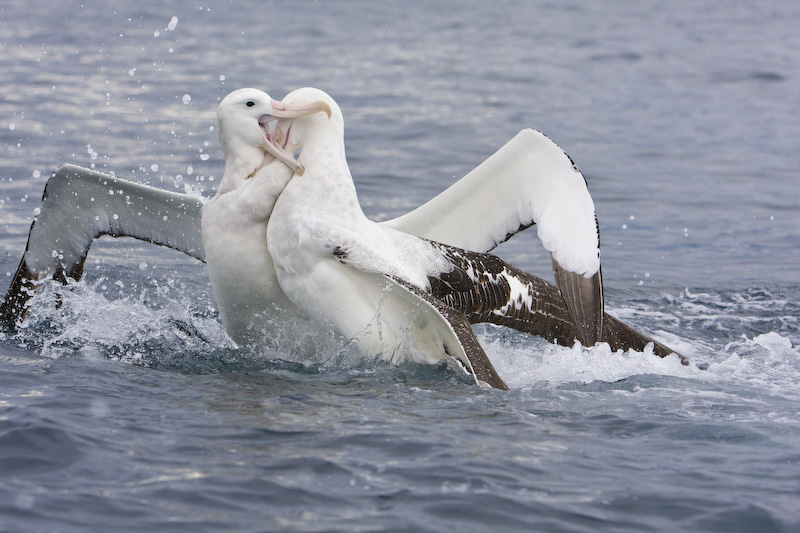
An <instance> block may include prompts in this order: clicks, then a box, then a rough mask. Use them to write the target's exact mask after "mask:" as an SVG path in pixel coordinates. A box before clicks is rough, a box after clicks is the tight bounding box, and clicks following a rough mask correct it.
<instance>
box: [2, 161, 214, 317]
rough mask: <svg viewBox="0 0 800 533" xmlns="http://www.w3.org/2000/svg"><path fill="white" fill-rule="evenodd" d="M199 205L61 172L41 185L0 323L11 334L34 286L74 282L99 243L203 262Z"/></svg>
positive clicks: (85, 173) (91, 175)
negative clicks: (165, 250)
mask: <svg viewBox="0 0 800 533" xmlns="http://www.w3.org/2000/svg"><path fill="white" fill-rule="evenodd" d="M203 203H204V200H203V199H202V198H199V197H195V196H191V195H187V194H180V193H174V192H168V191H164V190H161V189H156V188H154V187H149V186H147V185H142V184H139V183H134V182H131V181H127V180H123V179H120V178H116V177H113V176H109V175H107V174H103V173H101V172H96V171H94V170H89V169H86V168H82V167H79V166H75V165H68V164H67V165H61V166H60V167H58V169H56V171H55V172H54V173H53V175H52V176H51V177H50V179H49V180H48V181H47V184H46V185H45V189H44V195H43V197H42V206H41V210H40V212H39V215H38V216H37V217H36V219H35V220H34V222H33V224H32V225H31V230H30V233H29V235H28V244H27V247H26V249H25V253H24V254H23V256H22V261H20V264H19V268H18V269H17V272H16V274H15V276H14V279H13V280H12V282H11V285H10V287H9V289H8V293H7V294H6V297H5V300H4V301H3V303H2V305H0V321H2V323H3V324H5V325H6V326H13V325H14V324H15V323H16V322H17V321H18V320H19V319H20V318H22V317H23V315H24V313H25V304H26V302H27V301H28V300H29V299H30V298H31V296H33V292H34V285H35V282H36V281H37V280H40V279H43V278H45V277H49V276H52V277H54V278H55V279H58V280H60V281H63V282H65V281H66V279H67V278H72V279H75V280H78V279H80V278H81V276H82V274H83V264H84V261H85V260H86V255H87V254H88V253H89V248H90V246H91V244H92V242H93V241H94V240H95V239H97V238H98V237H100V236H102V235H110V236H113V237H134V238H137V239H141V240H143V241H147V242H151V243H154V244H159V245H162V246H167V247H169V248H173V249H175V250H179V251H181V252H184V253H186V254H188V255H190V256H192V257H195V258H197V259H199V260H201V261H203V260H204V255H203V238H202V234H201V231H200V208H201V207H202V206H203Z"/></svg>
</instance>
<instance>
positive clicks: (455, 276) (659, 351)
mask: <svg viewBox="0 0 800 533" xmlns="http://www.w3.org/2000/svg"><path fill="white" fill-rule="evenodd" d="M433 244H434V245H435V246H436V247H437V248H439V249H440V250H441V253H442V254H443V255H444V256H446V257H447V259H448V261H449V262H450V264H451V265H452V267H453V268H452V270H450V271H448V272H442V273H440V274H439V275H438V276H430V277H429V278H428V281H429V283H430V292H431V294H432V295H433V296H434V297H436V298H438V299H439V300H441V301H442V302H444V303H445V304H446V305H448V306H450V307H453V308H454V309H457V310H459V311H461V312H462V313H464V314H465V315H466V316H467V317H468V318H469V320H470V321H471V322H472V323H473V324H476V323H481V322H488V323H492V324H497V325H501V326H507V327H510V328H513V329H516V330H518V331H524V332H527V333H531V334H533V335H538V336H541V337H544V338H546V339H548V340H550V341H553V342H557V343H559V344H562V345H565V346H570V345H572V343H573V342H574V340H575V339H578V340H580V339H581V336H582V335H583V334H584V333H583V331H582V329H581V326H580V325H579V324H578V323H576V321H575V320H574V315H573V313H572V311H571V310H570V309H569V307H568V305H567V302H566V301H565V299H564V298H562V297H561V292H560V291H559V289H558V288H556V287H555V286H554V285H552V284H551V283H548V282H547V281H545V280H543V279H540V278H538V277H536V276H533V275H531V274H528V273H527V272H524V271H522V270H520V269H518V268H515V267H513V266H511V265H509V264H508V263H506V262H504V261H503V260H502V259H500V258H498V257H496V256H493V255H491V254H484V253H477V252H470V251H466V250H461V249H459V248H455V247H452V246H447V245H443V244H439V243H433ZM603 323H604V324H605V330H604V338H603V340H604V341H605V342H608V344H609V345H610V346H611V348H612V349H613V350H629V349H634V350H638V351H642V350H644V349H645V347H646V346H647V345H648V344H649V343H653V346H654V353H655V354H656V355H659V356H661V357H666V356H668V355H670V354H672V353H675V354H677V352H675V351H674V350H672V349H671V348H669V347H667V346H665V345H664V344H661V343H660V342H658V341H656V340H654V339H652V338H650V337H649V336H647V335H644V334H642V333H639V332H638V331H636V330H634V329H633V328H631V327H630V326H628V325H626V324H624V323H622V322H620V321H619V320H617V319H616V318H614V317H612V316H611V315H608V314H604V316H603ZM677 355H678V356H679V357H680V358H681V360H682V361H683V362H684V363H687V360H686V359H685V358H684V357H683V356H681V355H680V354H677Z"/></svg>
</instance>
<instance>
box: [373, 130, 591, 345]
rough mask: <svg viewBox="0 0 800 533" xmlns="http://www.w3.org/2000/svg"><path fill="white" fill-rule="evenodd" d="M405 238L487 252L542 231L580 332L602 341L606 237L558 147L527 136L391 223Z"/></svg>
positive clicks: (542, 138)
mask: <svg viewBox="0 0 800 533" xmlns="http://www.w3.org/2000/svg"><path fill="white" fill-rule="evenodd" d="M384 224H385V225H387V226H389V227H392V228H395V229H398V230H400V231H403V232H406V233H411V234H413V235H418V236H420V237H424V238H426V239H430V240H433V241H437V242H441V243H444V244H449V245H451V246H455V247H458V248H464V249H466V250H472V251H477V252H487V251H489V250H491V249H493V248H494V247H495V246H497V245H498V244H499V243H501V242H503V241H505V240H507V239H508V238H509V237H511V236H512V235H514V234H515V233H517V232H519V231H520V230H523V229H525V228H527V227H530V226H531V225H533V224H536V226H537V231H538V235H539V238H540V239H541V241H542V244H543V245H544V247H545V249H547V250H548V251H549V252H550V254H551V256H552V259H553V270H554V271H555V277H556V284H557V285H558V288H559V289H560V291H561V293H562V296H563V297H564V300H565V302H566V304H567V307H568V309H569V310H570V313H571V314H572V317H573V319H574V321H575V323H576V324H577V325H578V327H579V328H580V330H581V341H582V342H583V343H584V344H587V345H593V344H595V343H596V342H597V341H598V340H601V339H602V332H603V289H602V274H601V272H600V236H599V231H598V227H597V218H596V216H595V210H594V202H593V201H592V198H591V196H590V195H589V190H588V189H587V187H586V180H585V179H584V177H583V175H582V174H581V172H580V171H579V170H578V168H577V167H576V166H575V164H574V163H573V161H572V159H570V158H569V156H568V155H567V154H566V153H564V151H563V150H562V149H561V148H559V147H558V145H556V144H555V143H554V142H553V141H551V140H550V139H548V138H547V137H546V136H545V135H543V134H542V133H540V132H538V131H534V130H523V131H521V132H519V133H518V134H517V135H516V136H515V137H514V138H513V139H511V140H510V141H509V142H508V143H507V144H506V145H505V146H503V147H502V148H501V149H500V150H498V151H497V152H496V153H494V154H493V155H492V156H490V157H489V158H488V159H487V160H486V161H484V162H483V163H481V164H480V165H479V166H478V167H477V168H475V170H473V171H472V172H470V173H469V174H467V175H466V176H464V178H462V179H461V180H459V181H457V182H456V183H454V184H453V185H452V186H451V187H450V188H448V189H447V190H445V191H444V192H442V193H441V194H439V195H438V196H436V197H435V198H433V199H432V200H430V201H429V202H427V203H426V204H424V205H422V206H420V207H418V208H417V209H415V210H414V211H411V212H410V213H408V214H406V215H403V216H401V217H398V218H395V219H393V220H389V221H386V222H384Z"/></svg>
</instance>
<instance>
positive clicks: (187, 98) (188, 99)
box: [181, 94, 192, 104]
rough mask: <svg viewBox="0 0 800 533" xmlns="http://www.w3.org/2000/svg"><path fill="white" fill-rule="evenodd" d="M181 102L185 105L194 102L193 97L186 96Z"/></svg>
mask: <svg viewBox="0 0 800 533" xmlns="http://www.w3.org/2000/svg"><path fill="white" fill-rule="evenodd" d="M181 101H182V102H183V103H184V104H188V103H190V102H191V101H192V97H191V95H188V94H184V95H183V98H182V99H181Z"/></svg>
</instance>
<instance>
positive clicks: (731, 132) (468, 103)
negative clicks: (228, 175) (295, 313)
mask: <svg viewBox="0 0 800 533" xmlns="http://www.w3.org/2000/svg"><path fill="white" fill-rule="evenodd" d="M173 17H176V18H173ZM799 24H800V5H798V4H797V3H796V2H788V1H783V2H760V3H758V4H756V3H745V2H710V1H705V0H703V1H676V2H670V3H667V4H665V3H660V2H649V1H647V2H635V3H634V2H610V1H609V2H594V3H591V4H589V3H577V2H576V3H567V2H511V1H502V0H501V1H495V2H477V1H476V2H459V3H457V4H456V3H454V4H452V5H450V4H445V5H430V4H420V5H409V3H408V2H396V3H387V2H383V3H377V2H376V3H366V2H355V1H352V2H351V1H338V2H333V1H328V2H326V1H320V2H311V1H295V2H280V3H279V2H256V1H242V2H224V1H219V0H214V1H212V0H209V1H206V2H199V1H198V2H196V3H193V4H187V3H185V2H178V1H177V0H175V1H167V2H150V1H147V0H145V1H139V2H131V3H128V4H125V5H123V4H119V5H116V4H115V5H114V6H113V7H111V6H109V5H108V4H107V3H106V2H91V1H83V2H77V1H76V2H69V1H65V2H59V3H57V4H55V5H54V3H52V2H45V1H44V0H34V1H31V2H28V3H26V4H25V5H24V6H23V5H22V3H15V4H14V5H3V6H2V7H0V44H2V54H0V72H1V73H2V75H3V77H2V79H3V83H0V96H2V97H1V98H0V155H1V157H2V159H1V160H2V166H1V167H0V277H2V276H5V278H6V279H7V280H9V281H10V277H11V274H12V273H13V270H14V268H16V265H17V263H18V261H19V258H20V256H21V253H22V250H23V249H24V245H25V238H26V236H27V231H28V227H29V225H30V221H31V220H32V219H33V216H34V213H35V209H36V208H37V207H38V205H39V199H40V198H41V193H42V190H43V188H44V183H45V181H46V177H47V176H48V175H49V173H50V172H51V170H52V169H53V168H55V166H57V165H58V164H59V163H61V162H73V163H78V164H82V165H93V166H94V167H95V168H97V169H98V170H101V171H104V172H113V173H115V174H116V175H118V176H123V177H127V178H130V179H134V180H138V181H142V182H146V183H151V184H153V185H157V186H160V187H163V188H167V189H175V190H180V191H184V190H187V189H189V190H198V191H200V192H202V193H203V194H205V195H211V194H213V190H214V186H215V185H216V184H217V183H218V182H219V178H220V177H221V175H222V168H223V162H222V159H221V154H220V151H219V148H218V141H217V138H216V135H217V133H216V128H215V114H214V113H215V108H216V105H217V103H218V102H219V100H220V99H221V98H222V97H223V96H224V95H225V94H227V93H228V92H230V91H231V90H233V89H235V88H238V87H244V86H255V87H259V88H262V89H265V90H267V91H268V92H269V93H271V94H272V95H273V96H275V97H278V98H280V97H282V96H283V95H284V94H285V93H286V92H288V91H289V90H291V89H294V88H297V87H300V86H304V85H313V86H317V87H320V88H322V89H324V90H325V91H327V92H329V93H330V94H331V95H332V96H334V98H336V99H337V101H338V102H339V103H340V105H341V107H342V109H343V112H344V114H345V120H346V135H347V150H348V156H349V159H350V162H351V168H352V170H353V174H354V176H355V179H356V182H357V187H358V190H359V194H360V198H361V201H362V204H363V205H364V207H365V210H366V211H367V213H368V214H370V215H371V216H373V217H375V218H379V219H380V218H387V217H391V216H396V215H399V214H401V213H403V212H405V211H407V210H409V209H411V208H412V207H415V206H416V205H419V204H420V203H421V202H423V201H425V200H426V199H428V198H430V197H431V196H433V195H434V194H436V193H438V192H439V191H440V190H442V189H443V188H445V187H446V186H447V185H448V184H450V183H452V182H453V181H454V180H455V179H457V178H458V177H460V176H462V175H464V174H465V173H466V172H468V171H469V170H471V169H472V168H473V167H474V166H475V165H477V164H478V163H480V162H481V161H482V160H483V159H485V158H486V157H488V155H490V154H491V153H492V152H494V151H495V150H496V149H498V148H499V147H500V146H502V144H504V143H505V142H506V141H507V140H509V139H510V138H511V137H512V136H513V135H514V134H515V133H516V132H517V131H519V130H520V129H522V128H525V127H533V128H536V129H539V130H541V131H543V132H545V133H546V134H548V135H549V136H550V137H551V138H552V139H554V140H555V141H556V142H557V143H558V144H559V145H560V146H562V147H563V148H564V149H565V150H566V151H567V152H568V153H569V154H570V155H571V156H572V157H573V159H575V161H576V162H577V164H578V165H579V166H580V167H581V169H582V170H583V172H584V174H585V175H586V176H587V179H588V181H589V188H590V191H591V193H592V195H593V197H594V199H595V203H596V206H597V211H598V216H599V220H600V226H601V240H602V245H603V273H604V278H605V281H606V299H607V308H608V310H609V311H610V312H612V313H613V314H615V315H617V316H618V317H620V318H622V319H623V320H625V321H627V322H629V323H631V324H633V325H635V326H636V327H637V328H638V329H641V330H643V331H645V332H647V333H649V334H652V335H654V336H656V337H657V338H659V339H660V340H662V341H664V342H666V343H667V344H668V345H670V346H672V347H674V348H676V349H678V350H680V351H682V352H683V353H684V354H685V355H687V356H689V357H691V358H692V360H693V361H696V362H698V363H701V364H707V365H708V370H706V371H701V370H698V369H697V368H696V367H694V366H692V367H682V366H681V365H680V364H679V363H678V361H677V360H674V359H666V360H661V359H659V358H657V357H654V356H653V355H652V354H649V353H637V352H629V353H612V352H610V350H608V349H607V348H605V347H603V346H598V347H594V348H591V349H585V348H581V347H579V346H577V347H574V348H563V347H558V346H554V345H551V344H549V343H546V342H544V341H542V340H541V339H537V338H532V337H529V336H525V335H520V334H516V333H511V332H508V331H505V330H502V329H496V328H482V329H480V330H479V335H480V338H481V340H482V341H483V343H484V345H485V346H486V348H487V352H488V354H489V355H490V357H491V358H492V360H493V361H494V362H495V365H496V367H497V369H498V371H499V373H500V374H501V376H503V378H504V379H506V381H507V382H508V384H509V385H510V386H511V387H512V391H510V392H507V393H505V392H499V391H491V390H484V389H481V388H478V387H475V386H471V385H470V384H469V383H467V382H466V381H464V380H463V379H462V377H461V376H460V375H459V374H458V373H457V372H454V371H453V370H452V369H450V368H447V367H420V366H415V365H404V366H400V367H396V366H393V365H385V364H368V363H363V362H362V363H353V362H348V361H345V360H342V359H341V358H337V357H336V356H335V354H333V353H326V352H325V351H324V350H323V351H321V353H319V354H318V355H319V357H318V358H317V359H316V360H314V361H305V360H297V359H296V358H295V357H293V354H292V353H289V352H288V351H287V352H281V351H278V352H274V351H272V352H270V351H266V350H265V351H259V350H250V351H244V350H238V349H235V348H234V347H233V346H232V344H231V343H230V341H229V340H228V339H227V337H226V336H225V334H224V331H223V330H222V327H221V325H220V323H219V320H218V317H217V312H216V308H215V303H214V300H213V296H212V295H211V290H210V286H209V282H208V277H207V274H206V273H205V269H204V267H203V266H202V265H199V264H196V263H195V262H193V261H192V260H190V259H188V258H184V257H182V256H180V254H177V253H172V252H169V251H165V250H160V249H154V248H153V247H150V246H148V245H144V244H141V243H135V242H129V241H125V240H123V241H121V242H114V241H113V240H110V239H109V240H107V241H101V242H100V243H99V245H98V246H97V247H96V248H93V250H92V253H91V254H90V256H89V260H88V262H87V275H86V279H85V281H84V282H81V283H80V284H78V285H76V286H73V287H70V288H68V289H66V290H65V289H62V288H60V287H58V286H55V285H47V286H45V287H44V289H43V290H42V291H41V292H40V293H39V295H38V296H37V297H36V299H35V305H34V308H33V311H32V313H31V316H30V319H29V320H28V322H26V327H25V329H23V330H22V331H21V332H20V333H19V334H18V335H15V336H5V337H3V338H2V339H0V531H98V530H115V531H141V530H145V529H150V530H154V531H187V530H191V531H357V530H364V531H486V530H501V531H758V532H764V531H796V530H797V529H798V527H800V481H799V480H800V407H798V406H800V385H798V383H800V350H798V348H797V346H798V344H800V329H799V327H798V321H800V303H798V302H800V275H799V274H798V267H797V265H798V264H799V261H800V229H798V228H800V209H798V207H800V188H798V187H797V183H798V178H800V170H799V169H800V155H798V154H800V121H798V114H797V110H798V109H800V91H798V90H797V87H798V82H799V81H800V56H798V54H797V50H798V49H800V33H798V32H797V27H798V25H799ZM498 251H499V253H500V254H502V255H503V257H505V258H506V259H508V260H510V261H511V262H513V263H514V264H515V265H517V266H520V267H523V268H525V269H526V270H529V271H532V272H534V273H538V274H539V275H542V276H549V273H548V272H549V264H548V263H549V261H548V260H547V257H546V255H545V254H544V253H542V250H541V247H540V246H539V244H538V242H537V241H536V239H535V235H533V234H532V235H522V236H519V237H517V238H515V239H513V240H512V241H511V242H509V243H507V244H504V245H503V246H501V247H500V249H499V250H498ZM2 290H5V285H3V286H2ZM57 300H58V301H60V302H61V303H62V305H61V306H60V307H58V308H56V305H55V303H56V301H57ZM290 341H291V339H287V343H290Z"/></svg>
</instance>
